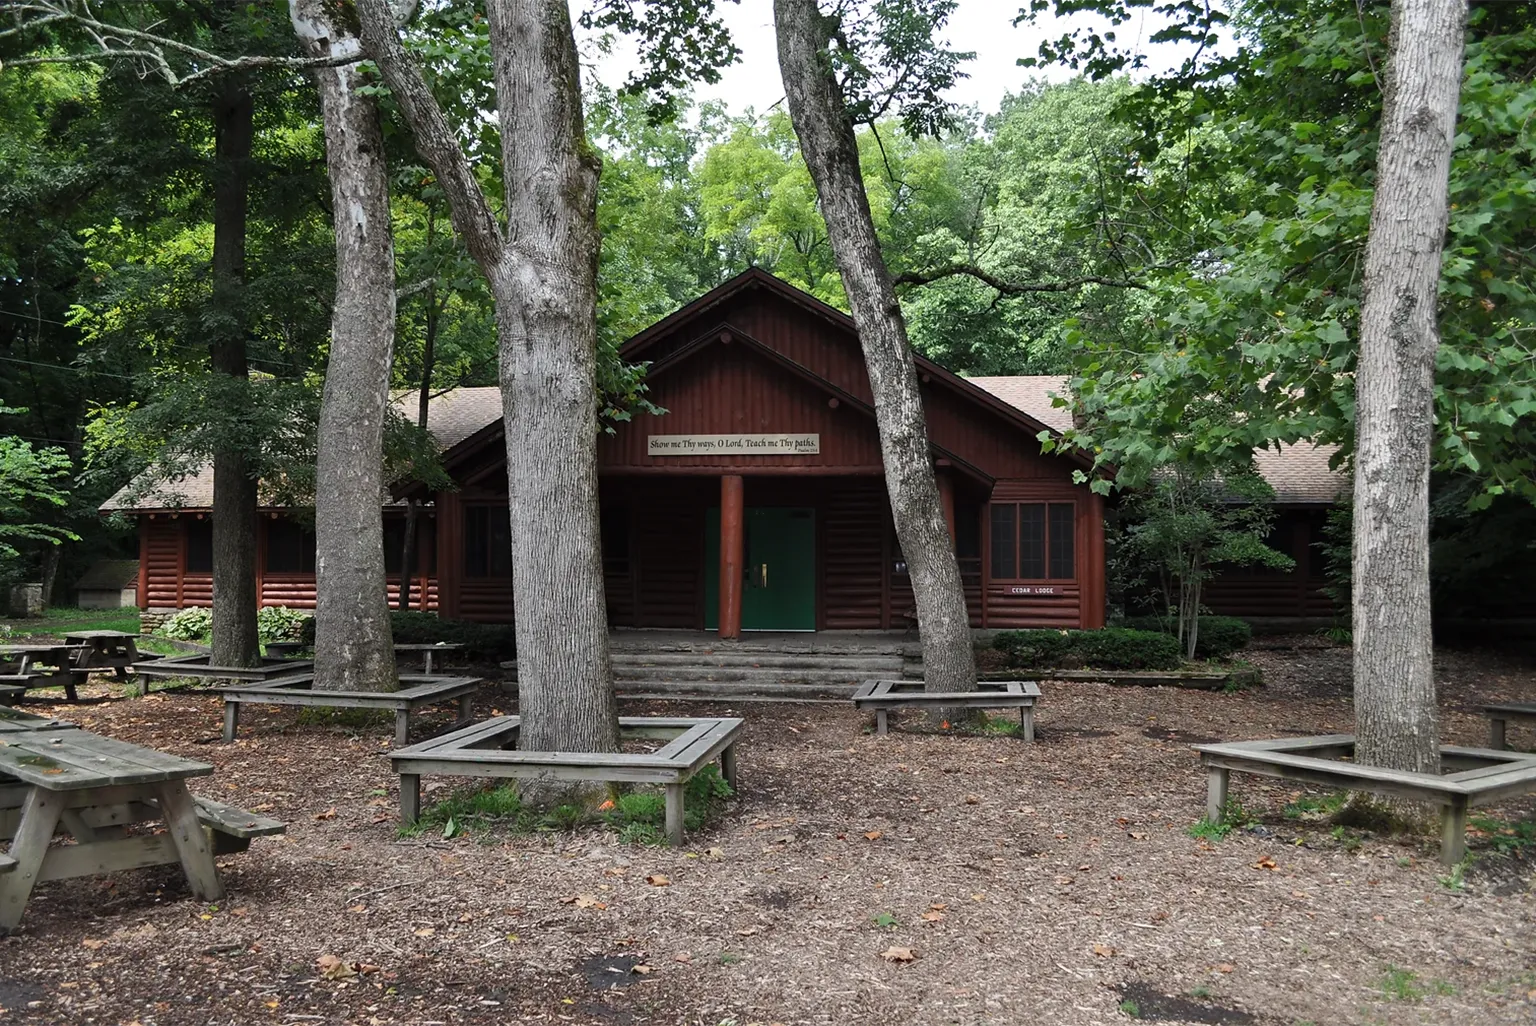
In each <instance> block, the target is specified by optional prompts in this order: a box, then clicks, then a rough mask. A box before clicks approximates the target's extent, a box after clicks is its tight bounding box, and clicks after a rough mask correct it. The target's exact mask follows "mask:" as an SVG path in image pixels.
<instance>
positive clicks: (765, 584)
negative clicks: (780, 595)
mask: <svg viewBox="0 0 1536 1026" xmlns="http://www.w3.org/2000/svg"><path fill="white" fill-rule="evenodd" d="M763 587H764V588H766V587H768V564H767V563H764V564H763Z"/></svg>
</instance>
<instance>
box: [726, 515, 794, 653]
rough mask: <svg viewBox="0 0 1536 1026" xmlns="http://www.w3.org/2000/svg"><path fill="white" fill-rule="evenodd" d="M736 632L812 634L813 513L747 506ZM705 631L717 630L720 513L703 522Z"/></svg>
mask: <svg viewBox="0 0 1536 1026" xmlns="http://www.w3.org/2000/svg"><path fill="white" fill-rule="evenodd" d="M745 512H746V517H745V523H744V525H743V526H744V528H745V531H746V544H745V546H744V549H745V554H746V558H745V560H744V563H745V565H744V566H743V568H742V587H741V629H742V630H744V631H813V630H815V629H816V511H815V510H813V509H802V508H798V507H789V506H748V507H747V508H746V511H745ZM704 523H705V527H704V529H705V531H706V534H705V543H704V628H705V629H706V630H711V631H712V630H718V629H719V627H720V508H719V507H718V506H716V507H713V508H711V509H710V511H709V513H708V515H707V516H706V517H705V521H704Z"/></svg>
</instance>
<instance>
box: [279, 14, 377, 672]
mask: <svg viewBox="0 0 1536 1026" xmlns="http://www.w3.org/2000/svg"><path fill="white" fill-rule="evenodd" d="M289 16H290V17H291V19H292V21H293V28H294V31H295V32H297V33H298V36H299V40H300V42H301V43H302V44H303V46H304V49H305V50H306V51H307V52H308V53H309V54H310V55H312V56H315V57H332V56H345V55H351V54H356V55H357V56H358V58H359V60H361V57H362V44H361V42H359V40H358V39H357V37H356V36H354V35H352V34H351V33H350V32H349V31H347V30H346V29H345V28H343V26H342V25H341V24H339V23H338V22H336V21H334V20H332V18H331V15H330V10H329V5H328V3H327V0H293V3H292V4H291V5H290V7H289ZM315 82H316V84H317V85H318V86H319V89H320V109H321V113H322V115H323V117H324V121H325V152H326V164H327V166H328V169H329V171H330V179H331V206H332V208H333V210H332V217H333V219H334V220H335V227H336V300H335V304H334V306H333V308H332V314H331V352H330V357H329V359H328V360H327V363H326V369H325V394H324V396H323V397H322V400H321V405H320V434H319V443H318V446H317V453H316V460H315V684H314V687H315V690H317V691H395V690H397V689H398V688H399V687H400V678H399V676H398V675H397V673H396V672H395V652H394V647H393V644H392V640H391V638H390V630H389V594H388V589H387V586H386V582H385V577H384V522H383V516H382V510H381V505H380V503H381V500H382V498H383V495H384V417H385V413H386V411H387V409H388V406H389V371H390V364H391V360H392V358H393V355H394V347H395V250H394V244H393V241H392V237H391V235H390V226H389V215H390V212H389V175H388V168H387V167H386V166H385V162H384V136H383V131H382V129H381V128H380V126H379V108H378V104H377V103H375V102H374V100H373V98H372V97H370V96H364V95H362V94H361V93H359V92H358V87H359V86H361V85H363V84H364V82H363V77H362V74H361V72H360V71H359V67H358V65H357V64H344V65H341V66H339V67H335V68H322V69H320V70H319V71H317V72H316V73H315Z"/></svg>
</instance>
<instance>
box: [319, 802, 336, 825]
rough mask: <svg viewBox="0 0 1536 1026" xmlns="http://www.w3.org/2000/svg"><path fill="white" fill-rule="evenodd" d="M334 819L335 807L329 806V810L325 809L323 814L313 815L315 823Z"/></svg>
mask: <svg viewBox="0 0 1536 1026" xmlns="http://www.w3.org/2000/svg"><path fill="white" fill-rule="evenodd" d="M335 818H336V806H334V805H333V806H331V807H330V808H329V809H326V810H325V811H324V812H317V813H315V821H316V822H317V823H318V822H320V821H321V820H326V819H335Z"/></svg>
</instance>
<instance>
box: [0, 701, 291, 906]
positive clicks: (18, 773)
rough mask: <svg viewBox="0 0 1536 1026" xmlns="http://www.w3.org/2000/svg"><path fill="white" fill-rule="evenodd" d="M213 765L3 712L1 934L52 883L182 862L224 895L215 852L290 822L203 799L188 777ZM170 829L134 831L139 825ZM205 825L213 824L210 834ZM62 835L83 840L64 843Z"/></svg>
mask: <svg viewBox="0 0 1536 1026" xmlns="http://www.w3.org/2000/svg"><path fill="white" fill-rule="evenodd" d="M212 772H213V767H212V766H210V765H209V764H207V763H205V762H193V761H191V760H190V759H183V758H180V757H179V756H175V755H167V754H166V753H164V752H157V751H155V750H153V749H150V748H141V747H140V746H138V745H132V744H128V743H126V742H123V741H117V740H114V739H112V738H109V737H102V736H101V735H99V734H93V733H91V732H90V731H86V730H81V729H80V728H79V727H77V726H75V725H74V724H71V723H66V722H64V721H62V720H55V719H49V718H45V717H40V716H31V715H29V714H27V713H22V712H18V711H16V710H14V709H0V840H9V841H10V850H9V851H8V852H7V853H5V855H4V861H5V862H7V863H10V865H9V866H7V867H4V868H3V871H0V932H3V931H9V930H12V929H14V928H15V927H16V926H17V924H19V923H20V922H21V917H22V913H23V912H24V911H25V910H26V906H27V901H28V899H29V898H30V897H31V895H32V889H33V888H34V887H35V886H36V885H37V884H38V883H40V882H43V881H46V880H63V879H72V878H75V877H81V876H94V875H98V874H101V873H115V872H118V871H121V870H124V869H139V868H143V867H146V866H159V865H176V864H180V865H181V867H182V871H183V872H184V873H186V877H187V883H188V884H189V885H190V886H191V888H192V893H193V894H194V895H195V896H196V897H197V898H199V899H200V900H203V901H216V900H218V899H219V898H221V897H223V895H224V886H223V884H222V883H221V882H220V880H219V873H218V869H217V867H216V866H215V865H214V861H213V859H214V856H215V855H218V854H223V853H225V852H228V851H243V850H245V849H246V848H247V847H249V845H250V839H251V838H252V837H259V836H265V835H269V834H278V833H282V832H283V831H284V829H285V828H284V826H283V824H282V823H279V822H277V821H275V820H271V819H266V818H264V817H261V816H257V815H255V814H254V813H250V812H246V811H245V810H243V809H237V808H234V807H233V806H229V805H224V804H222V803H219V802H214V801H211V800H208V799H203V798H193V797H192V794H191V792H190V791H189V790H188V789H187V781H188V780H189V779H191V778H193V777H202V776H208V775H209V774H211V773H212ZM149 822H155V823H158V824H161V825H163V827H164V829H163V831H158V832H139V833H131V832H130V831H129V829H128V828H129V827H130V826H132V825H133V824H136V823H149ZM205 828H207V829H206V830H205ZM56 833H64V834H67V835H68V836H70V837H72V838H73V839H74V842H75V843H74V844H69V845H55V844H52V843H51V842H52V841H53V838H54V835H55V834H56Z"/></svg>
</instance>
